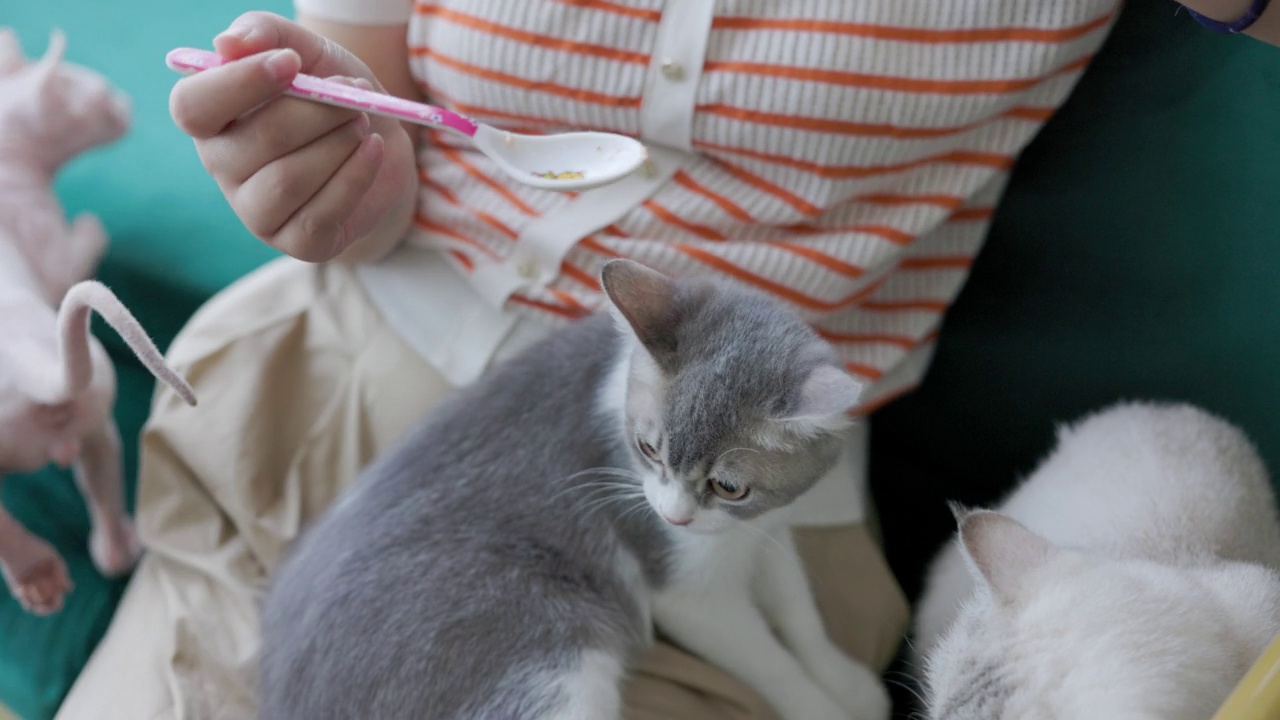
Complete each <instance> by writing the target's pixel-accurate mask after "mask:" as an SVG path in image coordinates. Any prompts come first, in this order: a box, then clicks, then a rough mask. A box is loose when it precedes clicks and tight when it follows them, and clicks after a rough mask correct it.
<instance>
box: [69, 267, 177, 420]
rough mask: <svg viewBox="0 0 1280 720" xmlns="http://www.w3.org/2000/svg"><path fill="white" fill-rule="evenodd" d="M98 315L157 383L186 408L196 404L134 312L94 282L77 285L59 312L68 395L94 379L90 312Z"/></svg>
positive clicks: (81, 390) (105, 287)
mask: <svg viewBox="0 0 1280 720" xmlns="http://www.w3.org/2000/svg"><path fill="white" fill-rule="evenodd" d="M91 311H93V312H97V313H98V314H99V315H101V316H102V319H103V320H106V321H107V324H108V325H110V326H111V327H112V328H113V329H115V331H116V332H117V333H119V334H120V337H122V338H124V341H125V343H127V344H128V345H129V348H130V349H131V350H133V352H134V354H135V355H137V356H138V359H139V360H141V361H142V364H143V365H145V366H146V367H147V369H148V370H150V371H151V374H153V375H155V376H156V378H158V379H159V380H160V381H162V382H163V383H164V384H166V385H168V386H169V387H171V388H173V390H174V392H176V393H178V396H179V397H181V398H182V399H183V400H184V401H186V403H187V404H188V405H193V406H194V405H195V404H196V393H195V391H194V390H192V389H191V386H190V385H189V384H187V381H186V380H185V379H184V378H183V377H182V376H181V375H179V374H178V373H176V372H174V371H173V369H171V368H170V367H169V366H168V365H167V364H165V361H164V356H163V355H161V354H160V350H159V349H157V348H156V345H155V343H153V342H151V338H150V337H148V336H147V331H146V330H144V329H143V328H142V324H141V323H139V322H138V320H137V318H135V317H134V316H133V313H131V312H129V309H128V308H126V307H125V306H124V303H121V302H120V299H119V298H117V297H116V296H115V293H113V292H111V291H110V290H108V289H107V286H106V285H103V284H102V283H100V282H97V281H96V280H85V281H84V282H80V283H76V284H75V285H73V286H72V287H71V289H70V290H68V291H67V295H66V297H64V298H63V299H62V307H60V308H59V309H58V344H59V350H60V353H61V355H62V367H63V372H65V373H66V386H67V390H68V392H69V394H71V395H76V394H78V393H80V392H83V391H84V389H85V388H87V387H89V383H90V382H91V381H92V380H93V361H92V359H91V357H90V354H89V313H90V312H91Z"/></svg>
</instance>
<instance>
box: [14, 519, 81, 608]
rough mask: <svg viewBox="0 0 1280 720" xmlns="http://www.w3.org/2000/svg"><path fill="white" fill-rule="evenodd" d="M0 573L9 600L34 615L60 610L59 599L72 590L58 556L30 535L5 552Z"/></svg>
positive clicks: (69, 579)
mask: <svg viewBox="0 0 1280 720" xmlns="http://www.w3.org/2000/svg"><path fill="white" fill-rule="evenodd" d="M0 570H3V573H4V581H5V583H6V584H7V585H8V586H9V591H10V592H11V593H13V597H14V598H16V599H17V601H18V603H19V604H20V605H22V607H23V609H24V610H26V611H27V612H29V613H33V614H35V615H51V614H53V613H56V612H58V611H59V610H61V609H62V599H63V597H64V596H66V594H67V593H69V592H71V590H72V585H71V577H70V576H69V575H68V574H67V565H66V563H65V562H63V560H62V556H61V555H59V554H58V551H57V550H54V549H53V546H52V545H50V544H49V543H46V542H45V541H43V540H41V539H39V538H37V537H35V536H34V535H27V536H26V537H25V538H21V539H19V540H17V541H16V542H15V543H14V544H13V546H11V547H7V548H5V550H4V562H3V563H0Z"/></svg>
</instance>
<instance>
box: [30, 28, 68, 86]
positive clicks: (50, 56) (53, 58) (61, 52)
mask: <svg viewBox="0 0 1280 720" xmlns="http://www.w3.org/2000/svg"><path fill="white" fill-rule="evenodd" d="M66 54H67V36H66V35H64V34H63V33H62V31H61V30H59V29H57V28H54V29H53V32H51V33H49V47H48V48H47V49H46V50H45V51H44V55H43V56H42V57H41V58H40V61H39V63H37V65H38V66H39V68H38V72H39V73H40V75H41V77H42V79H44V80H47V79H49V78H50V77H53V71H54V70H55V69H57V67H58V65H59V64H60V63H62V60H63V58H64V57H65V56H66Z"/></svg>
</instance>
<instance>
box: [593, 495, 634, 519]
mask: <svg viewBox="0 0 1280 720" xmlns="http://www.w3.org/2000/svg"><path fill="white" fill-rule="evenodd" d="M638 497H643V496H634V495H610V496H608V497H605V498H596V499H595V500H594V501H593V502H592V503H591V504H590V505H587V506H585V507H583V508H580V509H581V510H582V512H583V513H585V514H590V513H593V512H595V511H597V510H600V509H603V508H605V507H608V506H609V504H610V503H615V502H631V501H634V500H636V499H638Z"/></svg>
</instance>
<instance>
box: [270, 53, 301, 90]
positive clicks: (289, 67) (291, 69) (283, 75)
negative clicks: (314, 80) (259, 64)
mask: <svg viewBox="0 0 1280 720" xmlns="http://www.w3.org/2000/svg"><path fill="white" fill-rule="evenodd" d="M266 64H267V72H268V73H270V74H271V77H272V78H273V79H274V80H276V81H278V82H285V81H287V80H290V79H292V78H293V76H294V75H296V74H298V70H300V69H301V68H302V58H300V57H298V53H296V52H294V51H292V50H289V49H284V50H277V51H275V52H274V53H272V54H271V57H269V58H267V63H266Z"/></svg>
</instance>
